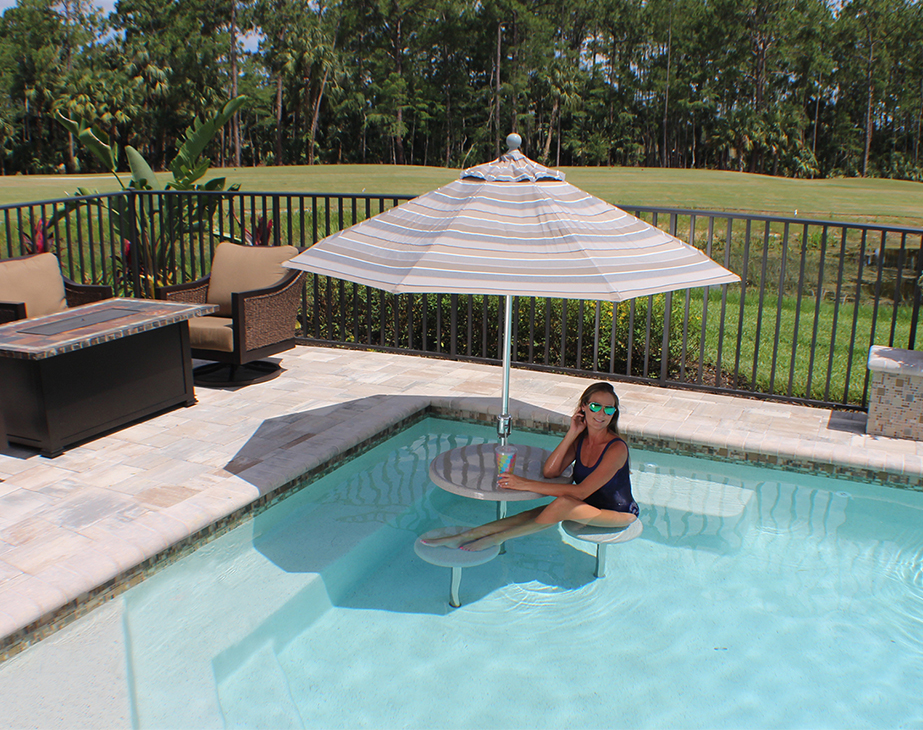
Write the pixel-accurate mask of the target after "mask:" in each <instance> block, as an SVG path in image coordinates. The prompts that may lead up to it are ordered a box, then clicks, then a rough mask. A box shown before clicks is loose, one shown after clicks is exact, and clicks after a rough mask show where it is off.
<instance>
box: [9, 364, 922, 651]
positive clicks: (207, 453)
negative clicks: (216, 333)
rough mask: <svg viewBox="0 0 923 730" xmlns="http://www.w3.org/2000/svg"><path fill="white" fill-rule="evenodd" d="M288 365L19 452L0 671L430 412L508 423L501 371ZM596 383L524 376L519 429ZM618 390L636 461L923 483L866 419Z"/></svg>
mask: <svg viewBox="0 0 923 730" xmlns="http://www.w3.org/2000/svg"><path fill="white" fill-rule="evenodd" d="M282 363H283V366H284V368H285V372H284V373H283V374H282V375H281V377H279V378H277V379H275V380H272V381H269V382H267V383H262V384H258V385H252V386H249V387H246V388H240V389H237V390H209V389H204V388H198V389H197V390H196V394H197V397H198V399H199V402H198V404H197V405H196V406H194V407H191V408H181V409H179V410H174V411H171V412H169V413H166V414H163V415H160V416H158V417H156V418H152V419H149V420H147V421H144V422H142V423H138V424H136V425H133V426H130V427H128V428H125V429H122V430H120V431H118V432H116V433H113V434H110V435H108V436H105V437H102V438H98V439H96V440H94V441H91V442H89V443H86V444H84V445H82V446H78V447H76V448H73V449H70V450H69V451H67V452H65V453H64V454H63V455H62V456H60V457H58V458H56V459H47V458H44V457H41V456H39V455H38V454H37V452H34V451H31V450H27V449H23V448H19V447H16V446H11V447H10V448H9V449H7V451H6V452H5V453H3V454H0V658H4V657H6V656H11V655H13V654H14V653H16V652H17V651H18V650H20V649H21V648H23V647H24V646H27V645H28V644H29V643H31V642H33V641H35V640H37V639H39V638H41V637H42V636H44V635H47V634H49V633H51V632H52V631H53V630H55V629H56V628H57V627H58V626H60V625H62V624H63V623H66V622H67V621H68V620H70V619H71V618H73V617H74V616H75V615H79V614H81V613H84V612H86V611H87V610H89V609H90V608H92V607H93V606H95V605H99V604H101V603H103V602H105V600H106V599H107V598H108V597H110V596H112V595H114V594H116V593H118V592H120V591H121V590H123V589H124V588H125V587H127V586H128V585H131V584H133V583H136V582H137V581H138V580H141V579H142V578H143V576H144V575H145V574H146V573H147V572H149V571H150V570H152V569H153V567H154V565H155V564H156V563H157V562H158V561H161V560H162V559H163V558H164V556H165V555H170V554H171V551H172V552H175V551H176V550H177V549H178V548H177V546H184V545H185V546H187V547H188V546H189V545H190V544H192V543H193V541H194V540H195V539H198V538H200V537H202V536H203V535H207V534H208V532H209V531H213V530H215V529H218V528H220V526H221V525H222V524H224V523H226V522H228V516H229V515H230V516H234V515H239V514H241V513H242V512H246V511H247V510H248V509H249V508H250V506H252V505H253V504H254V503H259V502H260V501H261V500H262V501H266V500H269V499H271V498H272V494H273V492H274V490H277V489H278V488H280V487H282V486H283V485H286V484H287V483H289V482H291V481H292V480H293V479H296V478H297V477H299V476H300V475H301V474H304V473H306V472H312V471H315V472H317V471H323V470H324V469H326V468H330V464H331V462H335V461H336V460H337V459H338V458H342V454H343V453H344V452H348V451H350V450H355V449H357V448H362V447H363V445H364V444H365V443H366V442H368V441H370V440H374V439H375V438H376V436H377V435H378V434H380V433H381V432H382V431H384V430H388V429H391V428H394V427H396V426H399V425H400V424H401V423H402V422H404V421H406V420H408V419H412V418H414V417H415V416H417V415H418V414H420V413H421V412H423V411H431V412H436V413H446V414H448V413H455V412H457V413H461V414H463V415H465V416H467V417H470V418H477V417H481V418H485V419H487V418H488V417H489V416H495V415H496V414H497V413H498V411H499V395H500V379H501V373H500V370H499V369H498V368H497V367H491V366H486V365H476V364H467V363H458V362H452V361H448V360H438V359H425V358H416V357H408V356H402V355H394V354H383V353H370V352H358V351H346V350H334V349H326V348H317V347H299V348H297V349H296V350H294V351H292V352H289V353H285V354H284V356H283V357H282ZM589 382H590V381H588V380H586V379H583V378H576V377H569V376H564V375H555V374H548V373H538V372H533V371H527V370H515V371H514V372H513V374H512V378H511V393H512V398H513V403H512V404H511V405H512V407H511V412H512V414H513V416H514V419H518V421H519V425H526V426H531V427H537V428H556V427H562V426H563V425H564V424H566V422H567V420H568V419H569V416H570V413H571V412H572V409H573V407H574V404H575V403H576V400H577V398H578V396H579V394H580V393H581V392H582V391H583V389H584V388H585V387H586V386H587V385H588V384H589ZM615 385H616V389H617V391H618V393H619V394H620V397H621V401H622V409H621V421H620V426H621V428H622V431H623V433H624V434H625V435H626V436H627V438H628V440H629V441H630V442H631V443H633V444H635V445H645V446H648V447H655V448H661V449H670V450H677V451H686V452H699V453H704V454H709V455H714V456H719V457H726V458H738V459H751V460H757V461H763V462H766V463H770V464H774V465H777V466H781V467H784V468H795V469H809V470H817V471H825V472H830V473H835V474H837V475H841V476H846V477H850V476H852V477H855V478H861V479H868V480H879V481H883V482H889V483H894V484H899V485H903V486H908V487H911V488H915V489H920V488H921V484H923V444H920V443H917V442H913V441H904V440H899V439H892V438H884V437H872V436H867V435H866V434H865V414H861V413H847V412H835V411H826V410H820V409H812V408H806V407H802V406H794V405H784V404H772V403H765V402H761V401H757V400H749V399H741V398H732V397H728V396H719V395H712V394H704V393H696V392H686V391H676V390H666V389H661V388H655V387H648V386H639V385H633V384H625V383H616V384H615ZM515 425H517V424H516V421H515V420H514V427H515ZM216 524H217V525H218V528H216V527H215V526H216Z"/></svg>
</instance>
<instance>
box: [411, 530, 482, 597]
mask: <svg viewBox="0 0 923 730" xmlns="http://www.w3.org/2000/svg"><path fill="white" fill-rule="evenodd" d="M467 529H468V528H467V527H440V528H439V529H436V530H430V531H429V532H427V533H425V534H423V535H420V537H418V538H417V541H416V542H415V543H414V545H413V550H414V552H415V553H416V554H417V555H418V556H419V557H420V558H421V559H422V560H425V561H426V562H427V563H430V564H432V565H438V566H439V567H442V568H451V569H452V581H451V583H450V584H449V605H451V606H452V607H454V608H458V607H459V606H461V601H459V600H458V587H459V586H460V585H461V572H462V568H468V567H472V566H475V565H483V564H484V563H487V562H489V561H491V560H493V559H494V558H495V557H497V555H499V554H500V546H499V545H494V546H493V547H491V548H487V550H477V551H471V550H459V549H458V548H451V547H444V546H441V545H424V544H423V540H427V539H431V538H435V537H446V536H448V535H458V534H459V533H462V532H464V531H465V530H467Z"/></svg>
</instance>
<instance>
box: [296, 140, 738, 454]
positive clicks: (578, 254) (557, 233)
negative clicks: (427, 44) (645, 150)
mask: <svg viewBox="0 0 923 730" xmlns="http://www.w3.org/2000/svg"><path fill="white" fill-rule="evenodd" d="M520 143H521V140H520V138H519V136H518V135H510V136H509V137H507V145H508V146H509V148H510V149H509V151H508V152H507V153H506V154H504V155H501V156H500V158H499V159H497V160H494V161H493V162H490V163H487V164H484V165H479V166H477V167H472V168H470V169H467V170H465V171H463V172H462V173H461V175H460V177H459V179H458V180H456V181H454V182H451V183H449V184H448V185H444V186H443V187H440V188H438V189H436V190H433V191H431V192H429V193H425V194H423V195H421V196H419V197H417V198H414V199H413V200H410V201H408V202H406V203H404V204H402V205H399V206H397V207H395V208H392V209H391V210H388V211H386V212H384V213H380V214H379V215H377V216H375V217H373V218H370V219H368V220H365V221H362V222H361V223H357V224H356V225H354V226H352V227H350V228H347V229H345V230H343V231H339V232H338V233H334V234H333V235H331V236H328V237H327V238H325V239H323V240H322V241H319V242H318V243H316V244H314V246H312V247H311V248H309V249H308V250H306V251H304V252H303V253H301V254H299V255H298V256H296V257H295V258H293V259H291V260H290V261H288V262H287V263H286V264H285V265H286V266H289V267H291V268H296V269H304V270H306V271H311V272H313V273H316V274H322V275H326V276H332V277H335V278H339V279H347V280H349V281H354V282H356V283H359V284H365V285H366V286H371V287H375V288H378V289H384V290H385V291H389V292H393V293H409V292H413V293H432V292H442V293H449V294H487V295H490V294H497V295H504V296H505V297H506V310H505V331H504V355H503V404H502V413H501V416H500V423H499V426H498V431H499V435H500V440H501V442H503V443H505V442H506V438H507V436H508V435H509V422H510V417H509V373H510V351H511V342H510V333H511V330H512V298H513V296H540V297H561V298H568V299H587V300H609V301H613V302H620V301H624V300H626V299H631V298H634V297H639V296H645V295H649V294H660V293H665V292H669V291H675V290H678V289H687V288H690V287H698V286H714V285H718V284H726V283H731V282H735V281H739V277H738V276H737V275H736V274H734V273H732V272H730V271H728V270H727V269H725V268H724V267H723V266H720V265H718V264H717V263H715V262H714V261H712V260H711V259H710V258H709V257H708V256H706V255H705V254H704V253H702V252H701V251H699V250H698V249H696V248H695V247H693V246H690V245H689V244H687V243H684V242H683V241H680V240H679V239H678V238H676V237H674V236H671V235H670V234H668V233H666V232H664V231H661V230H660V229H659V228H655V227H654V226H651V225H649V224H647V223H645V222H644V221H642V220H640V219H639V218H636V217H635V216H632V215H629V214H628V213H626V212H625V211H623V210H620V209H619V208H616V207H615V206H613V205H610V204H609V203H606V202H605V201H603V200H600V199H599V198H595V197H593V196H592V195H590V194H589V193H586V192H584V191H583V190H581V189H580V188H577V187H575V186H573V185H571V184H570V183H567V182H565V181H564V174H563V173H562V172H560V171H558V170H552V169H549V168H547V167H544V166H542V165H539V164H537V163H536V162H533V161H532V160H530V159H529V158H527V157H526V156H525V155H523V154H522V153H521V152H520V151H519V149H518V148H519V145H520Z"/></svg>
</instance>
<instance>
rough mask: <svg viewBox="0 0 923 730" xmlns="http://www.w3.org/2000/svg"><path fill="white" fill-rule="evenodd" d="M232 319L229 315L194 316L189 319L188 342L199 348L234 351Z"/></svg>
mask: <svg viewBox="0 0 923 730" xmlns="http://www.w3.org/2000/svg"><path fill="white" fill-rule="evenodd" d="M233 321H234V320H232V319H230V318H229V317H196V318H194V319H190V320H189V344H190V345H191V346H192V347H194V348H197V349H199V350H219V351H221V352H234V330H233V329H232V323H233Z"/></svg>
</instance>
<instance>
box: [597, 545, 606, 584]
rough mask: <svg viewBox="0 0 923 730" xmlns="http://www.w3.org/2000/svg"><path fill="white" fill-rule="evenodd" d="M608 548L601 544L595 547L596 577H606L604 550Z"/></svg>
mask: <svg viewBox="0 0 923 730" xmlns="http://www.w3.org/2000/svg"><path fill="white" fill-rule="evenodd" d="M608 547H609V546H608V545H607V544H606V543H604V542H601V543H599V544H598V545H597V546H596V577H597V578H605V577H606V549H607V548H608Z"/></svg>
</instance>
